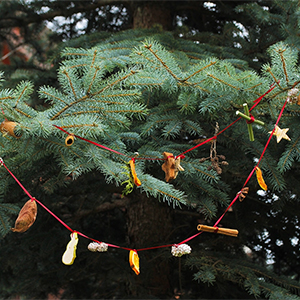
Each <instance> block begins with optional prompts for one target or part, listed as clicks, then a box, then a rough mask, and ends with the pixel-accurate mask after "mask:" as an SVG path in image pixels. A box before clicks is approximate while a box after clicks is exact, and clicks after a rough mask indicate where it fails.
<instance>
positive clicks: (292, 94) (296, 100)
mask: <svg viewBox="0 0 300 300" xmlns="http://www.w3.org/2000/svg"><path fill="white" fill-rule="evenodd" d="M298 93H299V89H297V88H293V89H290V90H289V91H288V97H287V101H288V103H289V104H298V105H299V104H300V97H299V96H300V95H298V96H297V94H298Z"/></svg>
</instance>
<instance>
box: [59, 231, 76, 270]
mask: <svg viewBox="0 0 300 300" xmlns="http://www.w3.org/2000/svg"><path fill="white" fill-rule="evenodd" d="M70 237H71V241H70V242H69V243H68V245H67V249H66V251H65V252H64V254H63V256H62V262H63V263H64V264H65V265H67V266H69V265H72V264H73V263H74V260H75V258H76V249H77V244H78V234H77V232H72V233H71V235H70Z"/></svg>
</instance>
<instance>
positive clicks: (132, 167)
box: [129, 159, 142, 186]
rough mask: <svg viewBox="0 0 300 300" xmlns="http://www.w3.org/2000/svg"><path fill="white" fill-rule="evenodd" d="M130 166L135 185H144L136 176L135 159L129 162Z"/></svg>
mask: <svg viewBox="0 0 300 300" xmlns="http://www.w3.org/2000/svg"><path fill="white" fill-rule="evenodd" d="M129 166H130V171H131V175H132V177H133V181H134V184H135V185H136V186H140V185H141V184H142V183H141V181H140V180H139V179H138V177H137V175H136V171H135V164H134V160H133V159H131V160H130V161H129Z"/></svg>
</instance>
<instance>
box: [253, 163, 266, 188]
mask: <svg viewBox="0 0 300 300" xmlns="http://www.w3.org/2000/svg"><path fill="white" fill-rule="evenodd" d="M255 171H256V178H257V182H258V184H259V185H260V187H261V188H262V189H263V190H265V191H266V190H267V189H268V187H267V185H266V183H265V181H264V178H263V176H262V171H261V169H260V168H259V167H256V168H255Z"/></svg>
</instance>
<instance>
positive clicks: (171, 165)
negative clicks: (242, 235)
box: [0, 86, 288, 275]
mask: <svg viewBox="0 0 300 300" xmlns="http://www.w3.org/2000/svg"><path fill="white" fill-rule="evenodd" d="M274 87H275V86H273V87H271V88H270V89H269V90H268V91H267V92H266V93H265V94H264V95H262V96H260V97H259V98H258V99H256V100H255V101H254V103H255V104H254V105H253V106H252V107H251V109H250V111H251V110H252V109H253V108H254V107H255V106H256V105H257V104H258V103H259V101H260V100H261V99H262V98H263V97H264V96H265V95H266V94H267V93H269V92H270V91H271V90H272V89H274ZM287 100H288V99H287ZM287 100H286V101H285V103H284V105H283V106H282V108H281V111H280V113H279V116H278V118H277V121H276V124H275V127H274V129H273V131H272V132H271V135H270V136H269V138H268V141H267V143H266V145H265V147H264V149H263V151H262V153H261V156H260V158H259V160H258V162H257V164H256V166H255V167H254V168H253V170H252V171H251V172H250V174H249V176H248V177H247V179H246V181H245V183H244V185H243V187H242V189H241V190H240V192H238V193H237V194H236V196H235V198H234V199H233V200H232V201H231V203H230V204H229V205H228V207H227V208H226V210H225V211H224V213H223V214H222V215H221V216H220V217H219V219H218V220H217V221H216V222H215V224H214V225H213V226H207V225H201V224H199V225H198V226H197V229H198V231H199V232H198V233H196V234H194V235H193V236H190V237H188V238H187V239H185V240H184V241H182V242H181V243H179V244H171V245H161V246H154V247H149V248H142V249H130V248H126V247H122V246H116V245H113V244H106V243H104V242H100V241H97V240H95V239H93V238H90V237H88V236H86V235H85V234H83V233H81V232H78V231H74V230H73V229H71V228H70V227H69V226H68V225H67V224H66V223H64V222H63V221H62V220H61V219H60V218H59V217H58V216H56V215H55V214H54V213H53V212H52V211H51V210H50V209H48V208H47V207H46V206H45V205H44V204H43V203H41V202H40V201H39V200H37V199H35V198H33V197H32V196H31V195H30V194H29V192H28V191H27V190H26V189H25V188H24V186H23V185H22V184H21V182H20V181H19V180H18V179H17V178H16V177H15V175H14V174H13V173H12V172H11V171H10V170H9V169H8V167H7V166H6V165H5V163H4V161H3V159H2V158H0V165H2V166H4V167H5V169H6V170H7V171H8V172H9V173H10V175H11V176H12V177H13V178H14V179H15V181H16V182H17V183H18V184H19V186H20V187H21V188H22V189H23V191H24V192H25V193H26V194H27V195H28V196H29V197H30V200H29V201H31V202H34V203H35V202H37V203H38V204H39V205H41V206H42V207H43V208H44V209H45V210H46V211H47V212H48V213H50V214H51V215H52V216H53V217H54V218H56V220H57V221H59V222H60V223H61V224H62V225H63V226H64V227H65V228H66V229H68V230H69V231H71V241H70V242H69V243H68V245H67V248H66V251H65V253H64V254H63V257H62V262H63V263H64V264H66V265H71V264H72V263H73V262H74V260H75V258H76V248H77V244H78V235H80V236H82V237H84V238H87V239H90V240H92V241H93V243H90V244H89V245H88V249H89V250H90V251H93V252H96V251H98V252H104V251H107V249H108V247H114V248H119V249H123V250H127V251H129V264H130V266H131V268H132V269H133V271H134V272H135V273H136V274H137V275H138V274H139V273H140V269H139V256H138V251H143V250H152V249H157V248H163V247H172V248H171V253H172V255H174V256H177V257H180V256H182V255H184V254H189V253H190V252H191V248H190V247H189V246H188V245H187V244H186V242H188V241H190V240H192V239H194V238H195V237H197V236H198V235H200V234H202V233H203V232H213V233H219V234H225V235H229V236H234V237H236V236H237V235H238V231H237V230H236V229H228V228H219V227H218V224H219V223H220V221H221V220H222V218H223V217H224V215H225V214H226V213H227V212H228V210H229V209H230V208H231V207H232V205H233V204H234V203H235V201H236V200H237V199H239V200H240V201H242V200H243V199H244V198H245V197H246V196H245V195H246V194H247V193H248V190H249V189H248V187H246V186H245V185H246V184H247V182H248V181H249V180H250V178H251V176H252V175H253V173H254V172H255V171H256V174H258V175H259V174H260V175H261V171H260V169H259V167H258V165H259V164H260V162H261V160H262V158H263V156H264V153H265V151H266V149H267V147H268V145H269V143H270V141H271V138H272V135H273V133H274V132H275V130H276V126H277V124H278V123H279V120H280V118H281V116H282V113H283V111H284V109H285V106H286V104H287ZM240 118H241V117H240ZM240 118H238V119H237V120H235V121H234V122H232V123H231V124H230V125H228V126H227V127H226V128H224V129H223V130H222V131H220V132H218V133H216V134H215V136H213V137H211V138H209V139H207V140H205V141H204V142H202V143H200V144H198V145H196V146H194V147H192V148H190V149H188V150H186V151H185V152H183V153H181V154H179V155H177V156H176V157H174V156H173V154H172V153H168V152H164V153H163V156H164V158H163V160H165V162H164V164H163V166H164V167H162V169H163V170H164V171H165V173H166V180H167V182H168V180H170V179H174V177H175V176H176V175H175V170H176V169H177V170H178V171H181V170H180V168H182V167H181V166H180V159H182V158H184V154H185V153H187V152H189V151H192V150H194V149H196V148H197V147H199V146H201V145H203V144H205V143H207V142H210V141H212V140H216V138H217V136H218V135H219V134H221V133H222V132H224V131H225V130H226V129H228V128H229V127H230V126H232V125H233V124H235V123H236V122H237V121H238V120H239V119H240ZM54 126H55V127H56V128H58V129H60V130H62V131H63V132H65V133H67V134H68V135H70V134H69V133H68V132H67V131H65V130H64V129H63V128H61V127H59V126H56V125H54ZM74 137H78V138H79V139H82V140H84V141H87V142H89V143H92V144H94V145H96V146H99V147H101V148H103V149H105V150H109V151H112V152H115V153H117V154H120V155H124V156H127V155H125V154H122V153H120V152H117V151H115V150H113V149H110V148H108V147H105V146H103V145H100V144H98V143H96V142H92V141H89V140H87V139H85V138H82V137H79V136H76V135H74ZM212 144H214V145H216V144H215V143H212ZM214 151H215V156H216V148H215V146H213V148H212V153H214ZM178 158H179V160H178V162H177V164H178V165H177V166H175V164H176V160H177V159H178ZM136 159H137V158H136ZM159 159H160V158H159ZM151 160H153V159H152V158H151ZM131 164H133V166H134V159H133V163H131ZM179 166H180V167H179ZM127 167H128V168H127V169H128V171H129V173H130V174H131V176H132V178H133V175H132V169H131V166H130V162H128V163H127ZM178 171H177V173H178ZM259 171H260V172H259ZM258 178H260V176H258ZM136 179H137V178H136ZM261 179H262V176H261ZM136 182H138V181H137V180H136ZM263 182H264V181H263ZM132 183H133V184H135V183H134V180H132ZM29 201H28V202H29ZM24 210H25V209H24ZM21 211H22V210H21ZM21 211H20V214H19V215H20V218H21ZM35 216H36V214H35ZM34 219H35V217H34ZM17 220H18V219H17ZM16 223H17V222H16ZM32 223H33V222H32ZM32 223H31V222H29V223H28V224H29V226H28V227H27V229H28V228H29V227H30V226H31V225H32ZM17 227H18V226H17V225H15V228H17ZM27 229H26V230H27ZM21 230H22V229H21ZM19 232H22V231H19Z"/></svg>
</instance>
